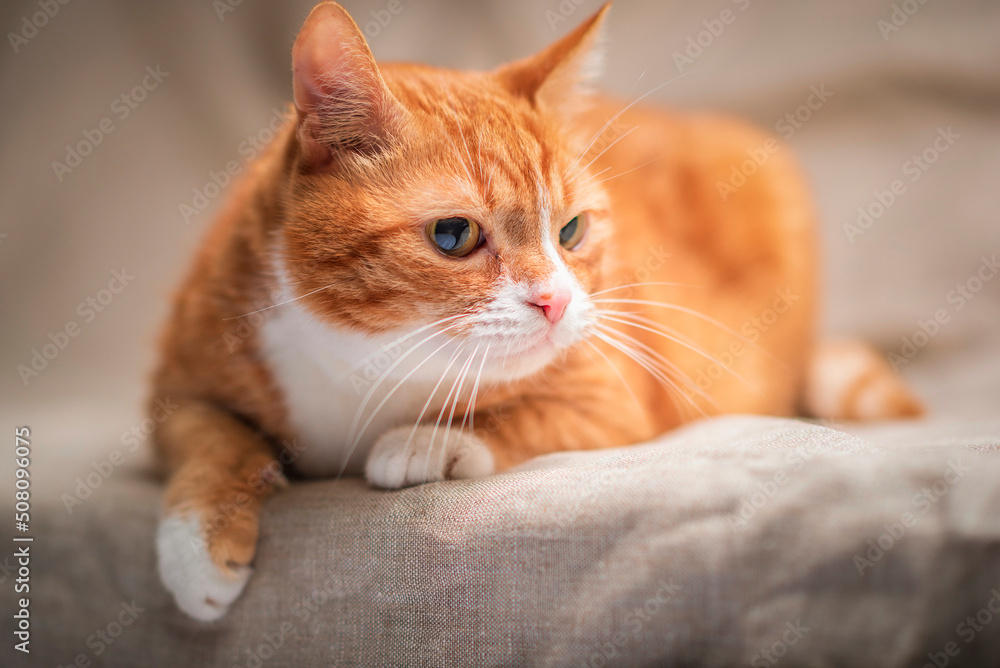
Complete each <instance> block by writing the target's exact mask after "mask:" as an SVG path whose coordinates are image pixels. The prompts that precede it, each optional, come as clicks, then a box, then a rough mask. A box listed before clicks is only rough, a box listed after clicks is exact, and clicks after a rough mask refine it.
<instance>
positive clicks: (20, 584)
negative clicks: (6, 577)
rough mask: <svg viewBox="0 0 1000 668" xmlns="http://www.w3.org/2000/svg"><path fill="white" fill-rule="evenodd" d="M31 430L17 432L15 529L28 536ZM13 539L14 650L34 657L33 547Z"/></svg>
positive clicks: (20, 538) (23, 539)
mask: <svg viewBox="0 0 1000 668" xmlns="http://www.w3.org/2000/svg"><path fill="white" fill-rule="evenodd" d="M30 466H31V429H29V428H28V427H17V428H15V429H14V526H15V527H16V528H17V530H18V532H19V534H26V533H27V532H28V527H29V525H30V523H31V473H30V471H29V468H30ZM19 534H15V535H14V545H15V548H14V561H15V562H16V564H17V577H16V578H14V593H15V594H19V595H20V597H19V598H18V599H17V601H16V603H17V605H16V606H15V607H16V610H15V612H14V638H15V642H14V649H16V650H18V651H19V652H24V653H25V654H29V653H31V645H30V643H31V612H30V610H29V608H30V605H31V598H30V597H29V595H28V594H29V593H30V592H31V545H29V544H28V543H31V541H32V540H33V539H32V538H31V537H30V536H25V535H19Z"/></svg>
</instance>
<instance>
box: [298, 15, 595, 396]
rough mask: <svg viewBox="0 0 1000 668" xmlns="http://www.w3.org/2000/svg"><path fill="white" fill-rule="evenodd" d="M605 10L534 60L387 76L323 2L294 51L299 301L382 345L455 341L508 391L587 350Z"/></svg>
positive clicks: (389, 69)
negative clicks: (577, 120) (400, 339)
mask: <svg viewBox="0 0 1000 668" xmlns="http://www.w3.org/2000/svg"><path fill="white" fill-rule="evenodd" d="M606 10H607V6H605V8H603V9H601V10H600V11H599V12H598V13H597V14H595V15H594V16H593V17H592V18H590V19H589V20H587V21H586V22H584V23H583V24H582V25H581V26H580V27H579V28H577V29H576V30H575V31H574V32H573V33H571V34H570V35H568V36H567V37H565V38H564V39H562V40H561V41H559V42H557V43H555V44H553V45H552V46H550V47H549V48H547V49H545V50H544V51H542V52H541V53H540V54H538V55H536V56H533V57H529V58H525V59H523V60H520V61H517V62H514V63H511V64H509V65H506V66H504V67H501V68H499V69H497V70H495V71H492V72H459V71H451V70H442V69H436V68H431V67H424V66H415V65H401V64H400V65H397V64H392V65H382V66H379V65H376V63H375V60H374V58H373V57H372V54H371V52H370V50H369V49H368V46H367V44H366V42H365V39H364V37H363V35H362V33H361V31H360V30H359V29H358V26H357V25H356V24H355V23H354V21H353V20H351V18H350V16H349V15H348V14H347V12H346V11H345V10H344V9H343V8H342V7H340V6H339V5H337V4H334V3H329V2H328V3H323V4H321V5H319V6H318V7H316V8H315V9H314V10H313V12H312V13H311V14H310V16H309V18H308V19H307V21H306V23H305V26H304V27H303V28H302V31H301V32H300V34H299V36H298V39H297V41H296V43H295V48H294V52H293V65H294V96H295V107H296V112H297V128H296V132H295V136H294V139H292V145H291V147H290V155H291V160H290V162H289V164H290V169H291V178H290V192H289V193H288V194H287V197H286V200H287V202H288V208H289V212H288V219H287V221H286V224H285V226H284V227H283V229H282V231H281V239H280V244H279V248H280V255H279V266H280V273H281V274H282V281H283V283H284V287H285V290H286V293H287V297H288V298H291V299H296V298H297V299H298V300H299V305H300V306H301V307H302V308H305V309H307V310H308V311H309V312H310V313H311V315H312V316H314V317H316V318H318V319H319V320H320V321H321V322H322V323H324V325H327V326H329V327H330V328H333V329H335V330H344V331H351V332H355V333H360V334H362V335H368V336H371V337H373V338H377V339H379V340H385V338H386V337H396V336H400V335H406V334H408V333H412V332H414V331H417V330H419V329H420V328H422V327H427V329H425V330H422V331H425V332H427V333H428V335H430V334H432V333H434V332H443V333H442V334H440V335H439V336H438V339H439V340H441V341H442V342H444V341H451V342H452V348H454V347H455V346H464V347H466V348H465V349H466V350H467V351H468V352H470V353H471V352H472V351H473V350H474V349H475V350H478V351H479V352H480V353H481V354H482V356H483V364H484V365H485V367H486V368H487V369H488V370H489V371H491V372H492V373H493V375H494V376H502V377H506V378H517V377H522V376H526V375H528V374H531V373H534V372H536V371H538V370H539V369H540V368H542V367H544V366H546V365H547V364H550V363H551V362H553V361H554V360H555V359H557V357H558V355H559V354H560V353H561V352H562V351H565V350H567V349H569V348H570V347H572V346H574V345H576V344H578V343H579V342H581V341H582V340H583V339H584V338H585V337H586V336H587V330H588V312H589V310H591V309H592V308H593V307H592V306H591V304H590V303H589V297H590V295H591V293H593V292H595V291H597V290H599V289H601V286H602V277H603V276H604V275H605V274H606V273H607V271H608V267H607V266H606V264H607V260H608V257H609V254H608V253H607V247H608V244H609V243H611V242H612V234H611V230H610V221H609V220H608V216H609V212H608V206H607V200H606V197H605V194H604V193H603V191H602V190H601V188H600V186H599V185H597V184H596V181H597V180H599V179H598V178H595V177H594V175H593V174H592V173H590V170H589V166H588V164H587V163H588V162H589V157H587V156H585V154H586V153H587V149H588V145H587V144H588V142H590V141H591V139H592V137H591V136H590V134H588V135H587V136H581V133H580V132H577V131H574V117H575V115H576V114H577V113H578V112H579V111H580V110H581V108H582V107H583V106H584V105H585V104H586V98H587V92H586V91H585V90H584V89H583V85H584V84H585V83H586V82H587V79H588V77H590V76H591V75H592V74H593V69H594V59H595V55H594V47H595V42H596V41H597V38H598V33H599V28H600V24H601V21H602V19H603V17H604V14H605V13H606ZM432 323H437V324H432ZM428 326H429V327H428ZM449 349H451V348H449ZM456 354H457V352H456ZM476 363H477V364H479V361H478V359H477V360H476Z"/></svg>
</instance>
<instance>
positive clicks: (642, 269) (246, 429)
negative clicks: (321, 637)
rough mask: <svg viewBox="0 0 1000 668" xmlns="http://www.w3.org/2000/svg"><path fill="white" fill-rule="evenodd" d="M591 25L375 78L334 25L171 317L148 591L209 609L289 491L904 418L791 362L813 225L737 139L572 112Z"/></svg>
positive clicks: (752, 143)
mask: <svg viewBox="0 0 1000 668" xmlns="http://www.w3.org/2000/svg"><path fill="white" fill-rule="evenodd" d="M607 12H608V6H607V5H605V6H604V7H603V8H602V9H601V10H600V11H598V12H597V13H596V14H595V15H594V16H592V17H591V18H589V19H588V20H586V21H585V22H583V23H582V24H581V25H580V26H579V27H578V28H576V29H575V30H574V31H573V32H571V33H570V34H569V35H568V36H566V37H564V38H563V39H561V40H559V41H557V42H556V43H554V44H553V45H551V46H549V47H548V48H546V49H544V50H543V51H541V52H540V53H538V54H537V55H534V56H531V57H527V58H524V59H522V60H518V61H516V62H513V63H510V64H507V65H504V66H502V67H500V68H498V69H496V70H493V71H490V72H471V71H452V70H444V69H437V68H432V67H427V66H422V65H412V64H382V65H378V64H376V62H375V60H374V58H373V56H372V54H371V52H370V50H369V48H368V46H367V43H366V41H365V38H364V37H363V35H362V33H361V31H360V30H359V29H358V26H357V24H355V22H354V21H353V20H352V19H351V17H350V16H349V15H348V13H347V12H346V11H345V10H344V9H343V8H342V7H341V6H340V5H338V4H335V3H332V2H324V3H322V4H320V5H318V6H317V7H316V8H315V9H314V10H313V11H312V13H311V14H310V15H309V17H308V18H307V20H306V22H305V24H304V26H303V28H302V30H301V32H300V33H299V35H298V37H297V39H296V42H295V45H294V48H293V53H292V60H293V97H294V105H293V106H291V107H290V108H289V118H288V122H287V124H286V125H285V126H284V127H283V129H282V130H281V131H280V132H279V133H278V135H277V137H276V138H275V140H274V141H273V142H272V143H271V145H270V146H269V147H268V148H267V149H266V151H265V152H264V153H263V154H262V155H261V156H260V157H259V158H258V159H257V160H256V161H255V163H254V164H253V167H252V169H251V170H250V171H249V173H248V174H247V175H246V176H245V177H244V179H243V180H242V181H241V182H240V183H239V184H238V185H237V186H235V192H234V193H233V194H232V196H231V198H230V199H229V201H228V202H227V203H226V205H225V206H224V209H223V211H222V212H221V214H220V215H219V217H218V220H217V221H216V223H215V224H214V226H213V227H212V229H211V230H210V232H209V234H208V236H207V237H206V238H205V240H204V243H203V245H202V247H201V250H200V252H199V253H198V255H197V257H196V259H195V262H194V265H193V268H192V269H191V271H190V273H189V275H188V276H187V279H186V280H185V281H184V283H183V285H182V287H181V289H180V291H179V293H178V295H177V297H176V301H175V304H174V308H173V312H172V316H171V317H170V319H169V322H168V324H167V327H166V329H165V333H164V337H163V341H162V355H161V362H160V364H159V366H158V370H157V371H156V374H155V379H154V385H155V387H154V392H153V398H154V400H156V399H165V398H169V399H170V401H171V402H172V403H173V404H174V405H176V406H177V408H175V409H174V410H173V411H172V412H171V413H170V415H169V417H168V418H167V419H166V420H165V421H163V423H162V424H160V425H159V427H158V429H157V432H156V435H155V443H156V449H157V452H158V454H159V457H160V460H161V461H162V462H163V464H164V466H165V468H166V470H167V471H168V474H169V480H168V483H167V489H166V494H165V500H164V511H163V517H162V518H161V522H160V526H159V528H158V532H157V539H156V540H157V551H158V565H159V571H160V574H161V578H162V580H163V582H164V584H165V586H166V587H167V589H168V590H169V591H170V592H171V593H172V594H173V596H174V598H175V600H176V602H177V604H178V606H179V607H180V609H181V610H183V611H184V612H185V613H187V614H188V615H190V616H192V617H194V618H196V619H199V620H205V621H210V620H214V619H218V618H219V617H221V616H222V615H223V614H225V612H226V610H227V608H228V607H229V606H230V604H231V603H232V602H233V601H234V600H235V599H236V598H237V597H238V596H239V594H240V592H241V591H242V589H243V587H244V585H245V584H246V582H247V579H248V577H249V576H250V573H251V562H252V560H253V557H254V552H255V549H256V543H257V538H258V516H259V513H260V509H261V504H262V503H263V502H264V500H265V499H266V498H267V497H268V495H269V494H271V493H272V492H273V491H274V490H275V489H277V488H280V487H281V486H283V485H284V484H286V479H285V476H284V473H283V471H284V470H285V469H286V468H287V469H289V470H293V471H295V472H296V473H297V474H298V475H301V476H313V477H338V476H341V475H350V476H359V475H363V476H364V477H365V478H366V479H367V480H368V482H369V483H370V484H371V485H373V486H376V487H380V488H386V489H396V488H400V487H404V486H408V485H417V484H421V483H426V482H431V481H441V480H450V479H462V478H472V477H478V476H487V475H490V474H493V473H496V472H500V471H503V470H505V469H507V468H509V467H512V466H514V465H517V464H519V463H521V462H524V461H526V460H528V459H530V458H532V457H535V456H537V455H542V454H545V453H551V452H555V451H560V450H573V449H588V448H604V447H615V446H623V445H627V444H632V443H638V442H642V441H646V440H649V439H652V438H654V437H655V436H657V435H659V434H661V433H663V432H666V431H668V430H670V429H673V428H675V427H677V426H678V425H681V424H683V423H685V422H689V421H691V420H694V419H698V418H701V417H705V416H710V415H717V414H722V413H758V414H768V415H796V414H809V415H813V416H817V417H825V418H880V417H893V416H904V415H915V414H918V413H919V412H920V410H921V408H920V404H919V403H918V401H917V400H916V399H915V398H914V397H913V395H912V394H911V393H910V392H909V391H908V390H907V388H906V387H905V386H904V385H903V384H902V383H901V381H899V380H898V379H897V378H896V377H895V375H894V374H893V373H892V371H891V370H890V369H889V368H888V365H887V364H886V363H885V362H884V361H883V360H882V358H881V357H880V356H879V355H878V354H877V353H876V352H874V351H873V350H872V349H870V348H869V347H867V346H866V345H865V344H863V343H861V342H856V341H846V342H840V343H831V344H817V343H815V326H814V321H815V319H816V315H817V285H816V284H817V276H816V273H817V250H816V240H815V236H816V215H815V212H814V210H813V208H812V204H811V202H810V198H809V195H808V191H807V187H806V185H805V183H804V181H803V178H802V176H801V174H800V172H799V170H798V168H797V167H796V165H795V164H794V163H793V161H792V159H791V158H790V156H789V155H788V151H787V150H786V149H783V148H782V149H781V150H777V151H775V152H773V154H772V155H770V157H769V159H768V160H767V161H766V163H765V164H763V165H760V167H759V169H758V170H757V172H756V173H754V174H753V175H752V176H748V177H747V179H746V182H745V184H743V185H742V186H741V187H740V188H732V189H731V191H728V192H725V193H722V192H721V191H720V190H719V188H718V183H720V182H725V181H726V180H727V179H728V178H729V175H730V173H731V171H732V169H733V166H734V165H740V164H742V163H743V161H744V160H745V159H746V156H747V153H746V151H747V150H748V149H752V148H756V147H759V146H762V145H764V143H765V142H766V141H774V140H773V139H769V138H768V137H767V136H766V135H764V134H763V133H761V132H759V131H757V130H756V129H753V128H751V127H749V126H747V125H745V124H743V123H741V122H738V121H734V120H731V119H728V118H724V117H720V116H712V115H685V114H679V113H672V112H668V111H664V110H660V109H655V108H651V107H644V106H642V105H641V104H636V103H635V102H622V101H617V100H612V99H608V98H605V97H602V96H600V95H598V94H596V93H595V92H593V91H592V90H591V89H590V83H591V82H592V80H593V78H594V77H595V75H596V72H597V69H598V65H599V59H600V55H599V53H600V49H599V41H600V39H599V38H600V28H601V25H602V23H603V21H604V18H605V15H606V14H607Z"/></svg>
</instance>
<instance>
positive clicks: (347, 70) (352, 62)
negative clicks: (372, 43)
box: [292, 2, 406, 168]
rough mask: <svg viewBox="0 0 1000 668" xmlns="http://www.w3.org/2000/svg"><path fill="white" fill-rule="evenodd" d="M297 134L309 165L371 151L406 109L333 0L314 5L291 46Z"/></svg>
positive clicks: (388, 139)
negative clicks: (342, 153) (344, 154)
mask: <svg viewBox="0 0 1000 668" xmlns="http://www.w3.org/2000/svg"><path fill="white" fill-rule="evenodd" d="M292 68H293V71H294V82H293V87H294V96H295V108H296V111H297V112H298V119H299V121H298V122H299V125H298V138H299V141H300V143H301V145H302V148H303V151H304V155H305V158H306V161H307V162H308V163H309V164H310V166H311V167H313V168H319V167H322V166H324V165H326V164H328V163H329V162H330V161H331V159H332V158H333V156H334V154H335V153H336V152H337V151H357V152H361V153H364V154H366V155H375V154H377V153H379V152H381V151H382V150H384V149H385V148H386V147H387V146H389V145H390V144H391V143H392V141H393V140H394V138H395V137H396V136H397V135H398V133H399V132H400V130H401V126H402V123H403V120H404V118H405V117H406V110H405V109H404V108H403V106H402V105H401V104H400V103H399V102H398V101H397V100H396V98H395V97H393V95H392V93H391V92H390V91H389V89H388V87H387V86H386V84H385V80H384V79H383V78H382V74H381V72H380V71H379V69H378V65H376V64H375V58H374V56H372V52H371V50H370V49H369V48H368V44H367V42H366V41H365V38H364V35H362V34H361V30H360V29H358V26H357V24H356V23H355V22H354V20H353V19H352V18H351V17H350V15H349V14H348V13H347V11H346V10H345V9H344V8H343V7H341V6H340V5H338V4H337V3H335V2H323V3H321V4H319V5H317V6H316V7H315V8H314V9H313V10H312V12H311V13H310V14H309V17H308V18H307V19H306V22H305V25H303V26H302V30H300V31H299V35H298V37H297V38H296V39H295V47H294V48H293V49H292Z"/></svg>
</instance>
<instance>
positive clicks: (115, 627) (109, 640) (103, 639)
mask: <svg viewBox="0 0 1000 668" xmlns="http://www.w3.org/2000/svg"><path fill="white" fill-rule="evenodd" d="M145 611H146V609H145V608H140V607H139V606H138V605H137V604H136V602H135V599H132V600H131V601H122V602H121V610H119V611H118V613H117V614H116V615H115V616H114V617H113V618H112V619H111V621H109V622H108V623H107V624H105V625H104V626H102V627H101V628H99V629H96V630H95V631H94V632H93V633H91V634H90V635H89V636H87V641H86V643H87V648H88V649H89V650H90V652H91V653H93V659H97V658H98V657H100V656H103V655H104V653H105V652H107V651H108V648H110V647H111V646H112V645H114V644H115V642H117V640H118V639H119V638H120V637H121V636H122V634H123V633H125V630H126V629H127V628H128V627H130V626H132V624H134V623H135V622H136V620H137V619H139V616H140V615H141V614H142V613H144V612H145ZM93 659H91V654H90V653H88V652H80V653H79V654H77V655H76V656H75V657H73V661H72V662H71V663H68V664H66V666H65V667H64V666H63V665H62V664H60V665H59V668H91V666H93V665H94V663H93ZM100 665H104V664H103V663H101V664H100Z"/></svg>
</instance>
